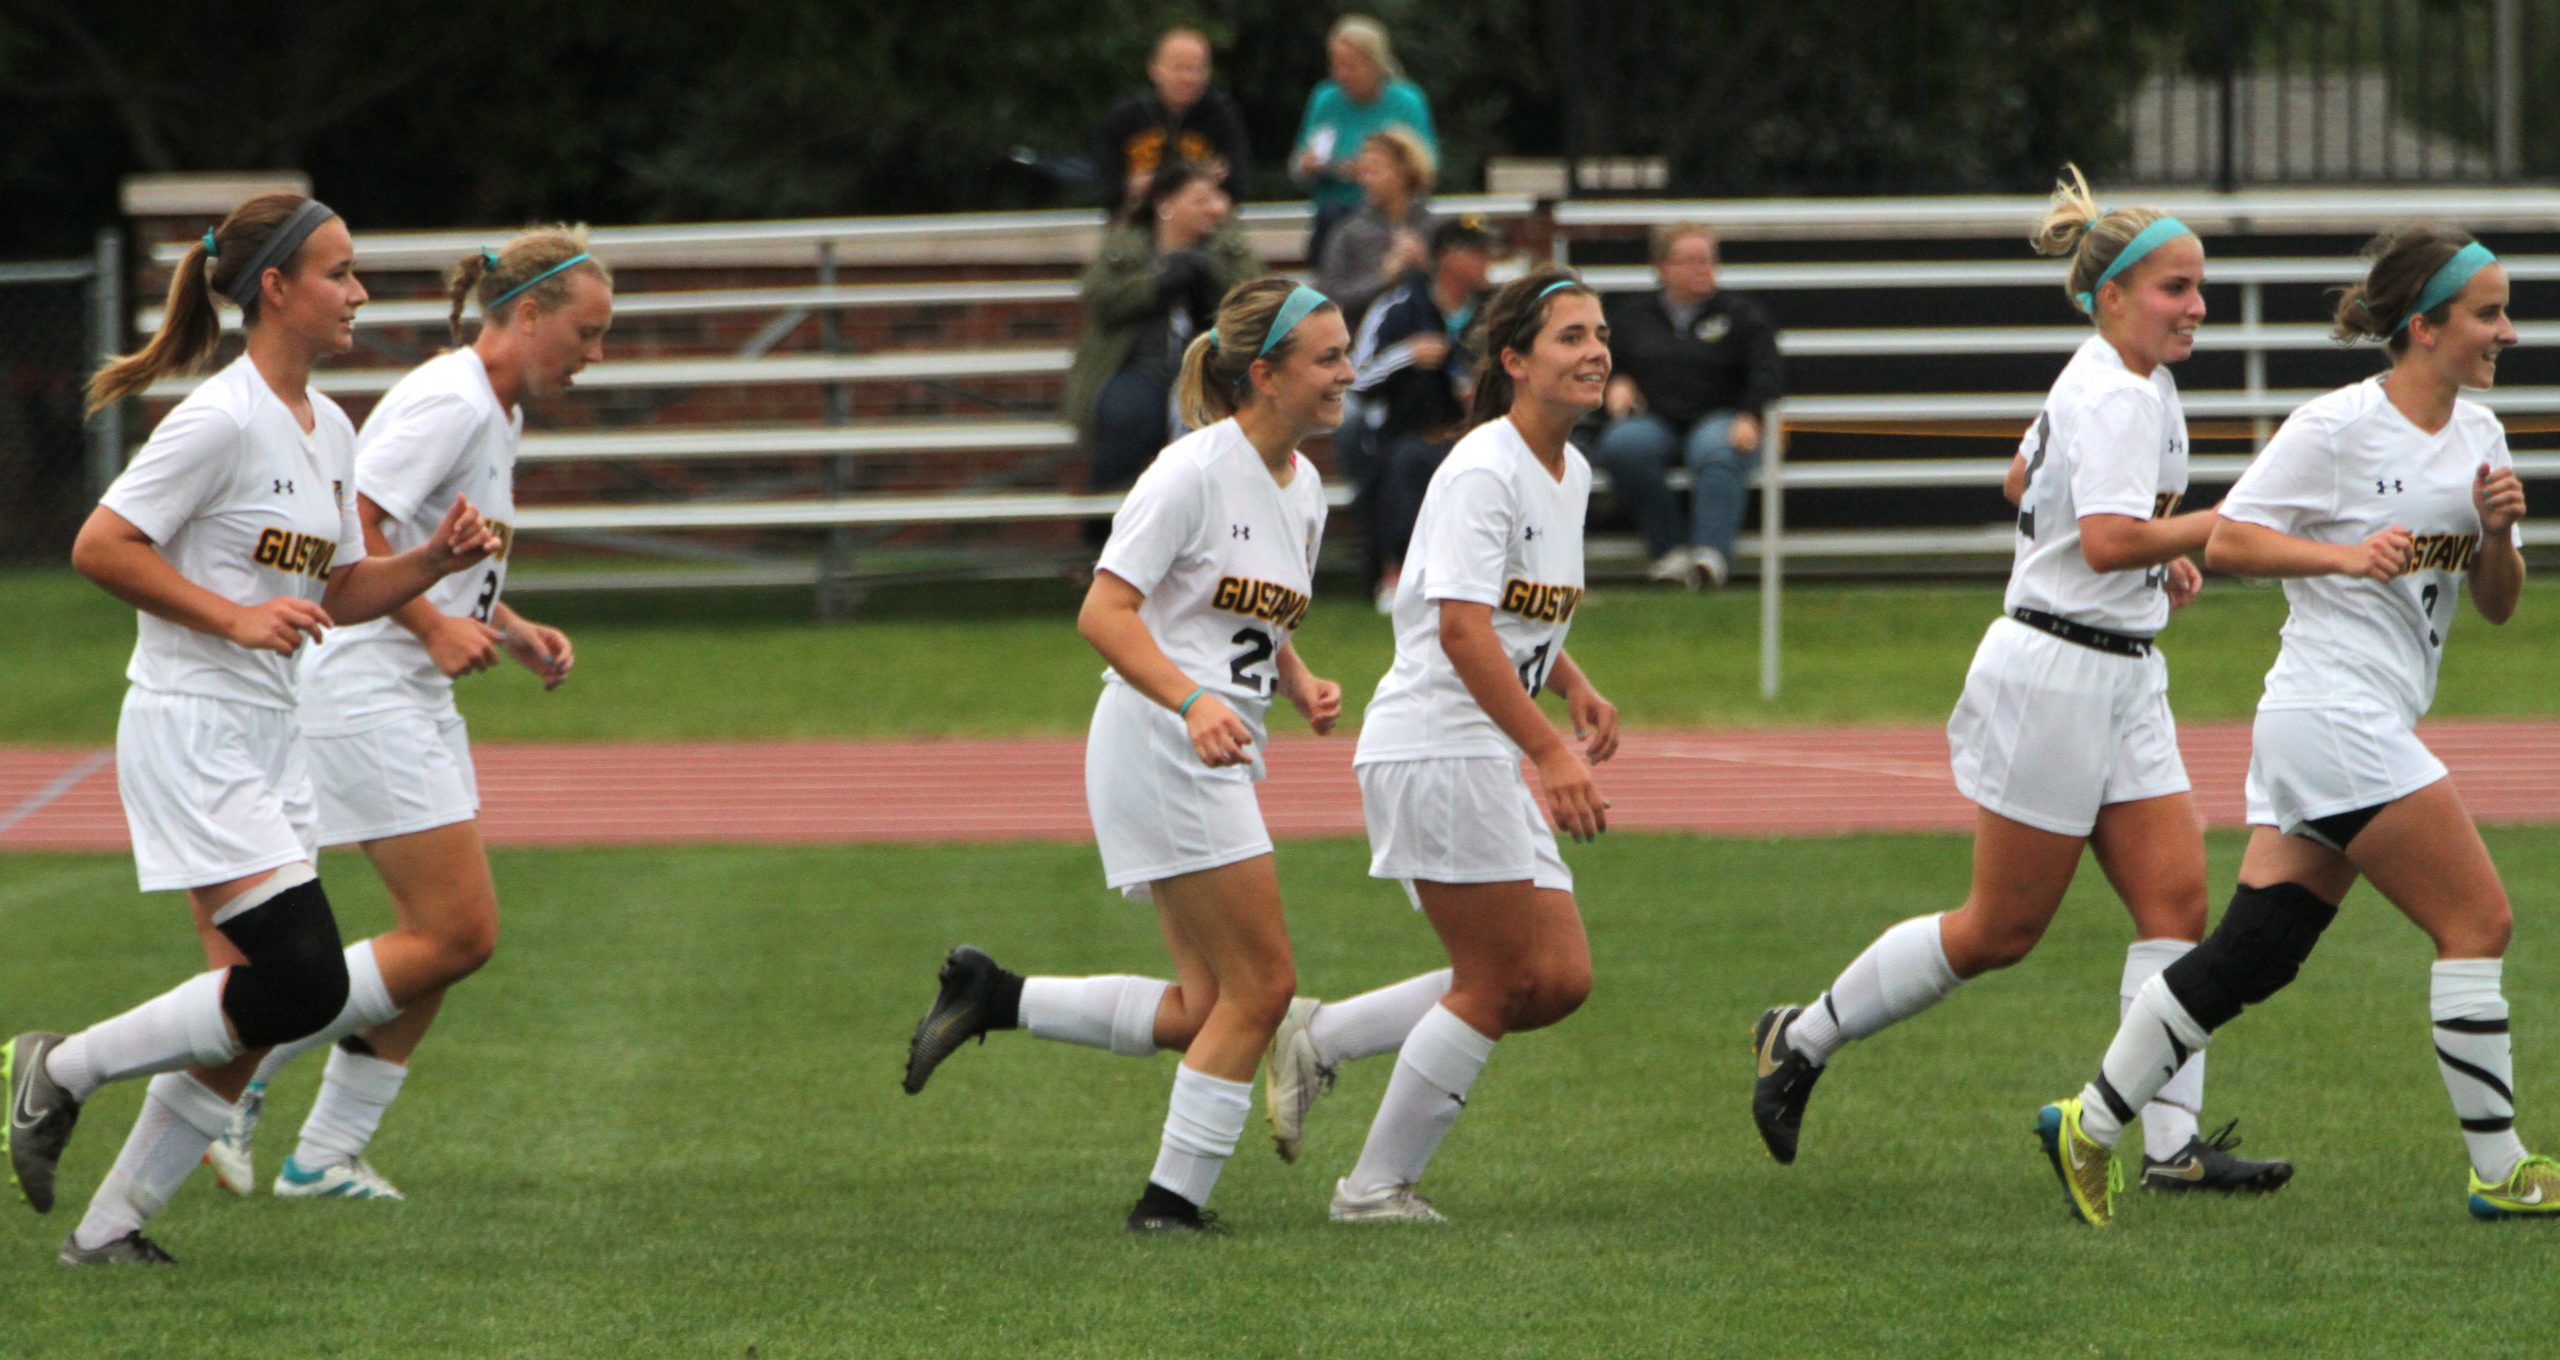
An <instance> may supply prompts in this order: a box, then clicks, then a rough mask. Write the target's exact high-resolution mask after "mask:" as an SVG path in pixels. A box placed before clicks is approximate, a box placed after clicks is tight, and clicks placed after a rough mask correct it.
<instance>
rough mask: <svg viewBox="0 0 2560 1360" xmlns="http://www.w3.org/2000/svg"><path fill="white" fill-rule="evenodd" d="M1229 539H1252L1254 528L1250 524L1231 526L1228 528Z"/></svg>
mask: <svg viewBox="0 0 2560 1360" xmlns="http://www.w3.org/2000/svg"><path fill="white" fill-rule="evenodd" d="M1227 537H1229V538H1251V537H1253V526H1252V525H1250V524H1230V525H1228V526H1227Z"/></svg>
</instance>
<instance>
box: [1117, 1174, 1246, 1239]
mask: <svg viewBox="0 0 2560 1360" xmlns="http://www.w3.org/2000/svg"><path fill="white" fill-rule="evenodd" d="M1121 1229H1122V1231H1125V1232H1133V1233H1138V1234H1140V1235H1143V1236H1149V1237H1153V1236H1158V1235H1163V1234H1179V1233H1223V1232H1225V1231H1226V1229H1224V1228H1222V1227H1219V1226H1218V1215H1217V1213H1216V1212H1215V1211H1214V1210H1209V1209H1203V1208H1201V1207H1200V1206H1199V1205H1197V1204H1194V1203H1192V1202H1191V1201H1189V1200H1187V1199H1184V1198H1183V1197H1182V1196H1180V1195H1177V1194H1175V1193H1173V1192H1172V1191H1170V1190H1167V1189H1165V1188H1164V1187H1163V1186H1161V1185H1158V1184H1156V1183H1155V1182H1154V1181H1149V1182H1147V1190H1146V1193H1145V1194H1142V1195H1140V1196H1138V1203H1137V1206H1136V1207H1135V1208H1132V1209H1131V1210H1130V1211H1129V1221H1128V1222H1126V1223H1124V1224H1122V1225H1121Z"/></svg>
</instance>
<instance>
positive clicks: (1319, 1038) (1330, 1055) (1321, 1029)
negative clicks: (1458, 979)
mask: <svg viewBox="0 0 2560 1360" xmlns="http://www.w3.org/2000/svg"><path fill="white" fill-rule="evenodd" d="M1448 994H1449V970H1448V969H1446V968H1443V969H1441V970H1440V971H1439V972H1436V973H1425V974H1423V975H1422V976H1420V977H1410V978H1406V979H1405V980H1404V981H1402V982H1391V983H1388V984H1387V985H1386V986H1384V987H1380V988H1379V989H1377V990H1376V991H1374V992H1362V993H1361V994H1360V995H1358V996H1355V997H1349V998H1346V999H1344V1000H1341V1001H1328V1002H1325V1003H1324V1004H1323V1005H1321V1006H1318V1007H1316V1013H1315V1015H1314V1016H1313V1017H1311V1018H1310V1019H1309V1020H1308V1021H1307V1041H1308V1042H1310V1043H1312V1044H1314V1045H1315V1047H1316V1060H1317V1061H1319V1062H1321V1063H1323V1064H1324V1065H1325V1066H1327V1067H1331V1066H1333V1065H1334V1064H1335V1063H1341V1062H1349V1061H1351V1060H1352V1059H1354V1058H1373V1057H1376V1056H1377V1055H1379V1054H1381V1053H1393V1052H1395V1051H1396V1050H1397V1049H1399V1048H1402V1047H1404V1038H1405V1036H1406V1035H1408V1034H1411V1033H1413V1027H1414V1026H1415V1025H1418V1024H1421V1023H1422V1017H1423V1016H1425V1015H1428V1014H1430V1013H1431V1008H1432V1007H1434V1006H1437V1005H1439V1004H1440V998H1442V997H1444V996H1447V995H1448Z"/></svg>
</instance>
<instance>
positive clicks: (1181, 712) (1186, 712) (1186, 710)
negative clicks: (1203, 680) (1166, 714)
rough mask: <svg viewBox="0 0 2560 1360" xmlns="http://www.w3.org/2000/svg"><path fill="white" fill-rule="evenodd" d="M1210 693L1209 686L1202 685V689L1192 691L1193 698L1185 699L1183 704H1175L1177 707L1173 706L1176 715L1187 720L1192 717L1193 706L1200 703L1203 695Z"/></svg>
mask: <svg viewBox="0 0 2560 1360" xmlns="http://www.w3.org/2000/svg"><path fill="white" fill-rule="evenodd" d="M1208 692H1209V687H1208V686H1207V685H1202V686H1201V687H1200V688H1198V689H1195V690H1193V691H1191V697H1190V698H1188V699H1185V700H1183V701H1182V702H1181V703H1178V704H1175V705H1174V706H1173V711H1174V713H1175V714H1177V715H1178V716H1181V717H1185V718H1188V717H1190V716H1191V706H1192V705H1193V704H1195V703H1198V702H1199V701H1200V696H1201V695H1203V694H1206V693H1208Z"/></svg>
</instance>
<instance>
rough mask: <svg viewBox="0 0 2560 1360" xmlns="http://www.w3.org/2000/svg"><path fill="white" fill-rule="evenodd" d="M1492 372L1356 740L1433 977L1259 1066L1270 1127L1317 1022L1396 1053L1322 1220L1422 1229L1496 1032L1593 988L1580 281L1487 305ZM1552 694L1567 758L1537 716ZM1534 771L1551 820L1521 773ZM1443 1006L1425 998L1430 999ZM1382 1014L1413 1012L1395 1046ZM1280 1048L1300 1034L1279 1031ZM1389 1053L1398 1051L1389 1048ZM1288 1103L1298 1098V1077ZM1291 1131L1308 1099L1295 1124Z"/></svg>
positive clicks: (1596, 314)
mask: <svg viewBox="0 0 2560 1360" xmlns="http://www.w3.org/2000/svg"><path fill="white" fill-rule="evenodd" d="M1480 324H1481V325H1482V327H1483V335H1482V339H1481V340H1480V341H1479V342H1478V343H1477V345H1476V346H1475V348H1476V352H1477V353H1479V354H1483V355H1485V356H1486V363H1485V367H1484V373H1483V376H1482V377H1481V378H1479V379H1478V381H1477V384H1476V390H1475V394H1474V399H1473V403H1472V406H1471V408H1470V411H1469V419H1470V422H1471V424H1472V426H1473V428H1472V429H1471V430H1470V431H1469V432H1468V433H1467V434H1466V435H1465V436H1464V437H1462V438H1461V439H1459V441H1458V443H1457V446H1456V447H1455V448H1452V449H1451V450H1450V451H1449V456H1448V459H1447V460H1446V461H1445V462H1443V463H1442V464H1441V465H1440V470H1439V471H1438V472H1437V473H1435V474H1433V476H1432V478H1431V488H1430V490H1429V491H1427V492H1426V493H1424V495H1423V498H1422V513H1421V516H1420V518H1419V519H1418V521H1417V522H1416V524H1415V527H1414V532H1413V546H1412V548H1411V550H1410V551H1409V552H1408V553H1407V554H1406V557H1405V571H1404V576H1403V578H1402V580H1400V581H1399V582H1398V583H1397V586H1396V599H1395V615H1394V617H1395V629H1396V656H1395V664H1394V665H1393V666H1392V667H1391V668H1390V669H1389V670H1388V671H1387V674H1386V678H1385V679H1383V680H1380V681H1379V682H1378V691H1377V693H1376V694H1375V695H1374V696H1372V697H1371V698H1370V700H1369V708H1368V712H1367V714H1366V716H1365V717H1364V719H1363V720H1362V724H1361V728H1360V747H1359V752H1358V754H1357V755H1356V756H1355V757H1354V758H1353V761H1352V764H1353V766H1354V769H1355V772H1356V773H1357V774H1358V775H1359V778H1360V804H1361V808H1362V810H1363V812H1364V813H1365V814H1366V817H1367V820H1368V823H1369V850H1370V857H1369V873H1370V875H1371V876H1372V877H1376V878H1392V879H1396V880H1398V881H1400V882H1402V883H1403V884H1404V887H1405V892H1406V894H1407V895H1408V896H1409V897H1410V898H1411V899H1412V901H1413V903H1414V905H1415V906H1417V907H1419V908H1420V909H1421V911H1422V913H1423V915H1425V916H1426V917H1428V918H1429V919H1430V921H1431V928H1432V929H1433V930H1434V931H1436V932H1438V934H1439V936H1440V943H1441V945H1442V946H1443V947H1444V948H1446V949H1447V950H1448V953H1449V965H1450V968H1449V971H1448V972H1447V973H1441V974H1431V975H1427V976H1426V977H1423V978H1416V979H1412V980H1410V981H1408V982H1405V983H1400V984H1397V985H1396V986H1393V987H1389V988H1385V989H1382V990H1380V991H1378V992H1373V993H1370V994H1369V995H1368V996H1366V997H1355V998H1353V999H1352V1000H1351V1001H1350V1002H1345V1003H1341V1004H1340V1005H1338V1006H1334V1007H1319V1008H1316V1009H1315V1010H1314V1013H1313V1015H1312V1016H1310V1017H1308V1020H1309V1025H1310V1027H1311V1028H1315V1029H1317V1031H1318V1032H1317V1033H1315V1034H1311V1035H1309V1036H1307V1042H1306V1043H1305V1044H1304V1045H1303V1046H1302V1045H1299V1044H1297V1043H1294V1042H1293V1043H1290V1044H1284V1045H1278V1046H1275V1048H1274V1053H1273V1058H1274V1072H1275V1079H1274V1089H1273V1122H1274V1132H1275V1133H1280V1134H1282V1148H1283V1152H1284V1155H1285V1154H1286V1153H1287V1152H1288V1151H1289V1150H1290V1140H1289V1137H1288V1136H1287V1134H1288V1131H1287V1130H1283V1129H1282V1128H1281V1127H1280V1121H1281V1119H1282V1117H1283V1114H1284V1111H1285V1108H1286V1107H1285V1105H1284V1091H1283V1087H1282V1084H1281V1083H1282V1081H1283V1077H1282V1075H1281V1067H1282V1064H1283V1063H1284V1062H1285V1061H1286V1060H1287V1059H1288V1058H1289V1056H1290V1053H1291V1051H1293V1050H1299V1049H1301V1048H1303V1049H1312V1050H1314V1055H1315V1057H1316V1059H1317V1060H1318V1061H1319V1062H1321V1063H1325V1064H1329V1063H1330V1062H1333V1061H1339V1059H1340V1058H1342V1057H1357V1056H1361V1052H1360V1051H1353V1052H1348V1053H1345V1052H1342V1051H1340V1050H1339V1048H1336V1049H1334V1050H1333V1051H1331V1052H1327V1048H1328V1045H1327V1044H1326V1043H1324V1042H1323V1041H1322V1040H1323V1032H1322V1026H1321V1025H1320V1024H1319V1022H1321V1021H1323V1020H1324V1015H1325V1011H1326V1010H1328V1009H1331V1010H1336V1011H1348V1012H1351V1014H1348V1015H1341V1014H1337V1015H1336V1016H1335V1017H1333V1019H1334V1021H1335V1022H1337V1024H1340V1025H1341V1027H1342V1028H1346V1029H1349V1030H1352V1031H1354V1032H1355V1033H1370V1034H1372V1035H1374V1037H1372V1038H1371V1039H1370V1040H1369V1042H1370V1043H1372V1044H1377V1043H1381V1042H1383V1047H1373V1048H1369V1049H1367V1050H1366V1051H1384V1050H1385V1049H1387V1048H1392V1049H1394V1050H1395V1051H1396V1053H1397V1057H1396V1067H1395V1075H1394V1076H1393V1077H1392V1078H1390V1079H1389V1080H1388V1083H1387V1094H1386V1098H1385V1100H1384V1101H1383V1102H1381V1103H1380V1105H1379V1107H1378V1115H1377V1118H1376V1120H1375V1121H1374V1122H1373V1123H1372V1124H1371V1125H1370V1128H1369V1139H1368V1143H1367V1145H1366V1146H1364V1147H1363V1148H1362V1149H1361V1152H1360V1160H1359V1163H1358V1164H1357V1165H1355V1166H1354V1167H1353V1168H1352V1169H1351V1174H1350V1175H1348V1176H1346V1177H1344V1178H1343V1179H1342V1180H1340V1181H1338V1182H1336V1184H1335V1186H1334V1192H1333V1205H1332V1209H1331V1213H1332V1217H1333V1219H1334V1220H1335V1221H1336V1222H1343V1223H1350V1222H1373V1221H1392V1220H1404V1221H1414V1222H1438V1221H1439V1220H1440V1214H1439V1211H1438V1210H1436V1209H1434V1208H1433V1207H1432V1205H1431V1202H1430V1201H1429V1200H1426V1199H1424V1198H1423V1197H1422V1196H1421V1195H1419V1194H1417V1193H1415V1191H1414V1185H1415V1183H1416V1182H1418V1181H1420V1180H1421V1179H1422V1173H1423V1171H1424V1169H1425V1168H1427V1167H1428V1166H1430V1164H1431V1157H1432V1154H1433V1153H1434V1152H1436V1151H1438V1150H1439V1147H1440V1141H1441V1139H1443V1138H1445V1137H1446V1136H1447V1135H1448V1132H1449V1129H1450V1127H1451V1126H1452V1125H1454V1124H1455V1123H1456V1122H1457V1117H1458V1111H1459V1110H1460V1109H1461V1108H1462V1107H1464V1106H1465V1104H1466V1099H1467V1090H1468V1088H1469V1087H1470V1086H1472V1085H1473V1084H1474V1083H1475V1078H1476V1073H1477V1072H1478V1071H1479V1070H1481V1069H1482V1068H1483V1066H1484V1063H1485V1059H1487V1058H1489V1057H1491V1056H1492V1054H1493V1046H1494V1044H1495V1043H1496V1042H1497V1041H1499V1040H1500V1039H1501V1038H1502V1037H1503V1036H1504V1035H1506V1034H1512V1033H1517V1032H1521V1031H1525V1030H1533V1029H1542V1028H1545V1027H1546V1026H1548V1025H1552V1024H1555V1023H1556V1022H1557V1021H1560V1020H1562V1019H1564V1018H1565V1017H1566V1016H1568V1015H1571V1014H1573V1012H1574V1011H1575V1010H1576V1009H1577V1008H1579V1007H1580V1006H1581V1005H1582V1000H1583V998H1584V997H1585V996H1586V995H1588V994H1589V993H1590V991H1591V948H1590V945H1589V943H1588V942H1587V941H1586V940H1585V939H1584V938H1583V933H1582V916H1581V913H1580V911H1579V909H1578V908H1577V907H1576V906H1575V905H1574V900H1573V873H1572V871H1571V870H1569V869H1567V868H1566V867H1565V864H1564V858H1563V856H1561V855H1559V854H1558V853H1557V851H1556V838H1555V832H1554V831H1552V830H1550V829H1549V828H1548V825H1547V814H1552V815H1553V817H1554V818H1555V823H1556V825H1557V826H1561V827H1563V828H1564V829H1565V830H1566V832H1568V833H1569V834H1571V835H1572V837H1573V838H1574V839H1575V840H1577V841H1588V840H1590V839H1592V838H1593V837H1595V836H1597V835H1599V834H1600V833H1601V832H1602V831H1603V830H1605V829H1607V826H1608V813H1607V808H1608V804H1607V802H1606V801H1605V800H1603V799H1602V798H1601V796H1600V788H1599V785H1598V784H1597V783H1596V782H1595V781H1594V780H1593V779H1592V777H1591V766H1592V765H1593V764H1594V763H1597V762H1599V761H1604V760H1607V759H1608V758H1609V757H1610V756H1611V755H1612V754H1614V753H1615V752H1616V750H1617V747H1618V711H1617V709H1616V708H1615V707H1613V706H1612V705H1611V704H1610V703H1609V701H1608V700H1607V699H1604V698H1602V697H1601V696H1600V691H1599V690H1597V689H1596V688H1594V687H1593V686H1592V684H1591V681H1590V680H1589V679H1588V678H1587V677H1585V676H1584V675H1583V673H1582V668H1581V667H1579V666H1577V665H1575V664H1574V662H1573V658H1572V657H1571V656H1569V655H1567V654H1566V652H1565V647H1564V642H1565V634H1566V632H1567V631H1568V630H1569V629H1570V628H1571V627H1572V625H1573V612H1574V607H1575V606H1576V605H1578V604H1580V603H1581V601H1582V521H1583V514H1584V511H1585V509H1586V508H1587V507H1588V504H1589V501H1590V498H1591V465H1590V463H1588V462H1586V461H1585V460H1584V458H1583V456H1582V452H1581V451H1580V450H1579V449H1576V448H1574V447H1573V445H1572V444H1570V443H1568V442H1566V437H1567V436H1568V435H1570V434H1571V433H1572V431H1573V426H1574V423H1575V422H1576V421H1579V420H1581V419H1582V418H1583V417H1585V416H1587V415H1589V414H1591V412H1593V411H1595V410H1597V409H1599V406H1600V398H1601V394H1602V393H1603V392H1604V391H1605V390H1606V389H1607V387H1608V382H1609V328H1608V327H1607V326H1606V325H1604V324H1602V322H1601V320H1600V299H1599V298H1598V297H1597V296H1596V295H1594V294H1593V293H1592V291H1591V290H1590V289H1589V288H1586V287H1584V286H1583V284H1582V282H1581V281H1580V280H1579V279H1576V278H1575V277H1574V276H1573V275H1572V274H1570V273H1567V272H1565V271H1563V270H1561V269H1556V268H1546V269H1540V270H1536V271H1534V272H1532V273H1531V274H1529V275H1528V276H1526V277H1524V278H1521V279H1518V280H1516V281H1514V282H1512V283H1510V284H1509V285H1506V286H1505V287H1504V288H1503V289H1502V290H1501V291H1499V292H1497V293H1495V294H1494V296H1493V298H1492V300H1491V301H1490V302H1488V303H1486V304H1485V308H1484V313H1483V318H1482V321H1481V322H1480ZM1550 686H1552V687H1553V688H1554V689H1555V691H1556V692H1557V693H1558V694H1559V695H1562V696H1563V698H1564V701H1565V707H1566V710H1567V712H1568V713H1569V714H1570V715H1571V718H1572V722H1573V729H1574V733H1575V735H1576V736H1579V737H1583V738H1586V743H1585V746H1584V748H1583V749H1582V750H1579V751H1577V750H1575V749H1574V748H1573V746H1572V745H1571V744H1569V743H1568V742H1567V741H1566V740H1565V738H1564V736H1563V734H1562V733H1560V732H1558V731H1557V730H1556V729H1555V728H1554V727H1553V726H1552V725H1550V724H1549V723H1548V722H1547V719H1546V717H1545V715H1543V714H1541V713H1540V712H1539V711H1538V704H1537V697H1538V695H1539V693H1540V692H1541V691H1543V690H1545V689H1547V688H1548V687H1550ZM1523 756H1526V757H1527V758H1528V759H1530V760H1532V761H1534V762H1536V764H1537V767H1538V782H1539V783H1540V784H1541V785H1542V786H1543V787H1544V789H1545V791H1546V808H1545V812H1544V813H1542V812H1541V810H1540V808H1539V800H1538V798H1537V796H1536V795H1534V794H1532V793H1531V792H1530V790H1529V785H1528V783H1527V781H1525V780H1524V779H1522V778H1521V775H1520V761H1521V758H1522V757H1523ZM1444 980H1445V986H1446V988H1447V992H1446V994H1445V995H1435V994H1436V993H1437V992H1438V989H1439V988H1440V986H1442V985H1443V983H1444ZM1364 1011H1368V1012H1374V1013H1375V1017H1377V1018H1379V1019H1383V1018H1384V1017H1388V1016H1394V1017H1399V1018H1401V1017H1403V1016H1416V1015H1417V1012H1418V1017H1417V1018H1415V1019H1413V1020H1411V1021H1407V1022H1406V1023H1407V1024H1409V1027H1410V1032H1409V1033H1405V1034H1402V1035H1395V1034H1392V1033H1379V1032H1380V1031H1391V1030H1392V1028H1393V1026H1392V1025H1387V1024H1382V1023H1371V1021H1370V1018H1369V1017H1363V1016H1362V1015H1361V1014H1360V1013H1361V1012H1364ZM1292 1038H1293V1039H1294V1038H1295V1036H1292ZM1398 1040H1400V1041H1401V1042H1400V1043H1399V1042H1397V1041H1398ZM1298 1083H1299V1085H1298V1089H1300V1090H1305V1089H1307V1088H1306V1086H1305V1082H1304V1079H1303V1078H1299V1079H1298ZM1298 1112H1299V1113H1302V1112H1303V1104H1301V1105H1300V1106H1299V1107H1298Z"/></svg>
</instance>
